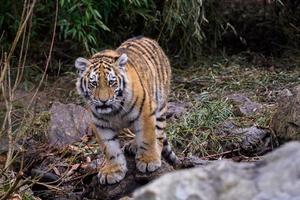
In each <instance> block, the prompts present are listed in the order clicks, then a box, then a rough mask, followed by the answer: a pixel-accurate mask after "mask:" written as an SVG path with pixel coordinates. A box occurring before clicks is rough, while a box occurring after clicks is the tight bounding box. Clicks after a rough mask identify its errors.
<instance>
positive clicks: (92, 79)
mask: <svg viewBox="0 0 300 200" xmlns="http://www.w3.org/2000/svg"><path fill="white" fill-rule="evenodd" d="M97 79H98V75H97V74H96V72H94V71H92V72H91V73H90V81H97Z"/></svg>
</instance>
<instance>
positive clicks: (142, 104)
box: [129, 91, 146, 124]
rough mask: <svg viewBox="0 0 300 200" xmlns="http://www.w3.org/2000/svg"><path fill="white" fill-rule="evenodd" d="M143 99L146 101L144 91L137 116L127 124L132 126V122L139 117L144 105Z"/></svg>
mask: <svg viewBox="0 0 300 200" xmlns="http://www.w3.org/2000/svg"><path fill="white" fill-rule="evenodd" d="M145 99H146V94H145V91H144V95H143V99H142V103H141V107H140V109H139V113H138V115H137V116H136V117H135V118H134V119H133V120H131V121H129V124H132V123H133V122H134V121H136V120H137V119H138V118H139V117H140V116H141V113H142V109H143V107H144V103H145Z"/></svg>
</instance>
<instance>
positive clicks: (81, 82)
mask: <svg viewBox="0 0 300 200" xmlns="http://www.w3.org/2000/svg"><path fill="white" fill-rule="evenodd" d="M80 90H81V92H84V89H83V78H82V77H81V78H80Z"/></svg>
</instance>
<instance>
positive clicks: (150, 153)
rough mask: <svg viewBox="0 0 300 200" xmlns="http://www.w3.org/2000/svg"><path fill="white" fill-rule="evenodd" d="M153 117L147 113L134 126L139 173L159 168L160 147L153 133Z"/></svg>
mask: <svg viewBox="0 0 300 200" xmlns="http://www.w3.org/2000/svg"><path fill="white" fill-rule="evenodd" d="M155 129H156V127H155V116H154V115H153V116H151V114H149V113H148V112H146V113H144V114H142V115H141V117H140V118H139V119H138V120H137V121H136V122H135V124H134V132H135V134H136V136H135V138H136V144H137V152H136V156H135V159H136V167H137V168H138V170H139V171H141V172H153V171H155V170H156V169H158V168H159V167H160V166H161V150H162V149H161V147H160V146H159V144H158V142H157V139H156V133H155Z"/></svg>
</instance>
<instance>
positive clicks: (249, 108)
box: [227, 94, 262, 116]
mask: <svg viewBox="0 0 300 200" xmlns="http://www.w3.org/2000/svg"><path fill="white" fill-rule="evenodd" d="M227 98H228V99H229V100H230V101H231V102H232V103H233V105H234V114H235V115H236V116H249V115H252V114H254V113H256V112H258V111H260V110H261V109H262V105H261V104H259V103H257V102H253V101H251V100H250V99H249V98H248V97H246V96H245V95H243V94H232V95H229V96H227Z"/></svg>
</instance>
